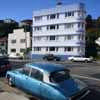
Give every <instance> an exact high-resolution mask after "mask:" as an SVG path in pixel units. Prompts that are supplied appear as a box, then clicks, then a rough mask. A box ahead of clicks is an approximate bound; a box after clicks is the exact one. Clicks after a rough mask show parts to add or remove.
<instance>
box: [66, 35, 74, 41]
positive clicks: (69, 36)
mask: <svg viewBox="0 0 100 100" xmlns="http://www.w3.org/2000/svg"><path fill="white" fill-rule="evenodd" d="M71 39H73V36H72V35H67V36H65V40H71Z"/></svg>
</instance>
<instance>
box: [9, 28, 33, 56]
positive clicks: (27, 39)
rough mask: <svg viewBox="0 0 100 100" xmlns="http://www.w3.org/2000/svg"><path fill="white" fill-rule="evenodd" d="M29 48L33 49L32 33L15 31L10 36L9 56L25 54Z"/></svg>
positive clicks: (20, 30) (21, 30) (22, 30)
mask: <svg viewBox="0 0 100 100" xmlns="http://www.w3.org/2000/svg"><path fill="white" fill-rule="evenodd" d="M28 48H31V36H30V32H24V29H14V31H13V33H10V34H9V35H8V54H9V55H10V54H12V53H13V54H15V55H18V54H23V53H24V52H25V51H26V50H27V49H28Z"/></svg>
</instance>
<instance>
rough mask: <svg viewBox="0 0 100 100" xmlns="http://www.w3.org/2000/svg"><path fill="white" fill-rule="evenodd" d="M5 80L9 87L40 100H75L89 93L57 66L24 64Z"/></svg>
mask: <svg viewBox="0 0 100 100" xmlns="http://www.w3.org/2000/svg"><path fill="white" fill-rule="evenodd" d="M6 78H7V80H8V84H9V85H10V86H16V87H19V88H22V89H24V90H27V91H28V92H30V93H32V94H33V95H35V96H36V97H39V98H40V99H41V100H76V99H77V98H78V99H80V98H82V97H85V96H86V95H87V94H88V93H89V90H88V87H87V85H86V84H85V83H83V82H81V81H80V80H78V79H73V78H72V77H71V76H70V71H69V70H68V69H65V68H64V67H63V65H59V64H52V63H32V64H26V65H25V66H24V67H23V68H21V69H17V70H14V71H8V72H7V74H6Z"/></svg>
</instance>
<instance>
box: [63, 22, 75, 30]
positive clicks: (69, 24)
mask: <svg viewBox="0 0 100 100" xmlns="http://www.w3.org/2000/svg"><path fill="white" fill-rule="evenodd" d="M73 27H74V24H73V23H67V24H65V29H68V28H73Z"/></svg>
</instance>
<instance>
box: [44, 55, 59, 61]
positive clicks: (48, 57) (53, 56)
mask: <svg viewBox="0 0 100 100" xmlns="http://www.w3.org/2000/svg"><path fill="white" fill-rule="evenodd" d="M43 59H44V60H47V61H50V60H55V61H60V60H61V58H60V57H58V56H55V55H53V54H47V55H45V56H44V57H43Z"/></svg>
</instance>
